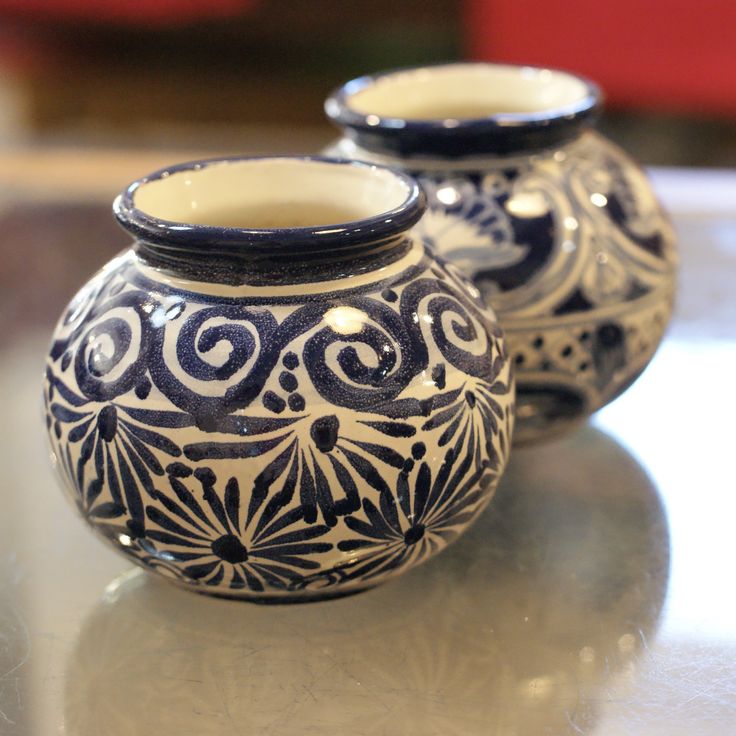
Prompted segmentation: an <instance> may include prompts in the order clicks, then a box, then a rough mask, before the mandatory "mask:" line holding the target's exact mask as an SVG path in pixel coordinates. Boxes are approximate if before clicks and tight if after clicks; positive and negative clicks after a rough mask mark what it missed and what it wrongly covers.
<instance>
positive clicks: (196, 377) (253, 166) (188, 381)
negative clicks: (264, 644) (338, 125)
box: [45, 157, 514, 601]
mask: <svg viewBox="0 0 736 736" xmlns="http://www.w3.org/2000/svg"><path fill="white" fill-rule="evenodd" d="M114 211H115V215H116V217H117V219H118V221H119V222H120V224H121V225H122V226H123V227H124V228H125V229H127V230H128V231H129V232H130V233H131V234H132V235H133V236H134V237H135V242H134V243H133V244H132V245H131V247H130V248H129V249H128V250H127V251H125V252H124V253H122V254H121V255H120V256H119V257H117V258H115V259H114V260H113V261H111V262H110V263H108V264H107V265H106V266H105V267H104V268H103V269H102V270H101V271H100V272H99V273H98V274H97V275H95V276H94V277H93V278H92V279H91V280H90V281H89V282H88V283H87V284H86V285H85V286H84V287H83V288H82V290H81V291H80V292H79V293H78V294H77V296H76V297H75V298H74V300H73V301H72V302H71V304H70V306H69V308H68V309H67V310H66V312H65V313H64V314H63V316H62V318H61V320H60V321H59V323H58V326H57V328H56V331H55V334H54V337H53V343H52V346H51V351H50V354H49V357H48V362H47V370H46V382H45V398H46V408H47V424H48V430H49V437H50V440H51V447H52V458H53V461H54V463H55V466H56V468H57V470H58V472H59V473H60V475H61V478H62V479H63V481H64V486H65V489H66V492H67V494H68V496H69V498H70V499H71V500H72V501H73V502H74V504H75V505H76V507H77V509H78V510H79V513H80V514H81V515H82V516H83V517H84V519H85V520H86V521H87V522H88V523H89V524H90V525H91V526H92V528H93V529H94V530H95V531H96V532H97V533H98V534H100V535H101V536H102V537H103V538H104V539H105V540H107V541H108V542H109V543H110V544H112V545H113V546H114V547H115V548H117V549H118V550H120V551H121V552H123V553H125V554H126V555H128V556H129V557H130V558H132V559H133V560H134V561H135V562H137V563H139V564H141V565H143V566H145V567H148V568H150V569H153V570H156V571H157V572H159V573H161V574H163V575H165V576H167V577H169V578H171V579H173V580H174V581H176V582H178V583H180V584H182V585H184V586H186V587H189V588H191V589H193V590H196V591H198V592H204V593H213V594H218V595H224V596H231V597H238V598H246V599H252V600H259V601H293V600H303V599H314V598H319V597H329V596H335V595H341V594H345V593H351V592H355V591H358V590H361V589H364V588H366V587H369V586H372V585H375V584H376V583H379V582H381V581H383V580H386V579H388V578H391V577H393V576H395V575H398V574H399V573H401V572H402V571H404V570H407V569H409V568H411V567H412V566H414V565H416V564H418V563H420V562H422V561H423V560H426V559H427V558H428V557H430V556H432V555H433V554H435V553H436V552H438V551H440V550H441V549H443V547H445V546H446V545H447V544H448V543H449V542H451V541H452V540H454V539H455V538H456V537H457V536H458V535H459V534H460V533H461V532H462V531H463V530H464V529H465V528H466V527H467V526H468V525H469V524H470V523H471V521H472V520H473V519H474V518H475V516H476V515H477V514H478V513H479V512H480V510H481V509H482V508H483V507H484V506H485V504H486V503H487V502H488V500H489V499H490V498H491V496H492V494H493V491H494V489H495V487H496V483H497V481H498V478H499V476H500V474H501V473H502V471H503V468H504V465H505V463H506V458H507V453H508V450H509V443H510V433H511V430H512V422H513V401H514V399H513V385H512V381H511V377H510V370H511V364H510V359H509V357H507V352H506V348H505V345H504V340H503V337H502V334H501V332H500V330H499V328H498V327H497V325H496V322H495V319H494V316H493V314H492V313H491V312H490V311H489V310H487V309H486V308H484V306H483V305H482V303H481V302H480V300H479V299H478V296H477V292H476V290H475V289H474V288H473V287H472V286H471V285H469V284H468V283H467V282H466V281H465V280H464V279H463V278H462V277H461V276H460V275H459V274H458V272H457V271H456V270H455V269H454V268H453V267H451V266H447V265H444V264H443V263H440V262H438V261H437V260H436V259H435V257H434V256H433V254H432V253H431V251H427V250H426V249H425V247H424V245H423V244H422V243H421V241H420V240H419V239H418V238H417V237H416V236H414V235H411V234H409V232H408V231H409V229H410V228H411V227H412V226H413V225H414V224H415V223H416V222H417V220H418V219H419V217H420V216H421V214H422V212H423V211H424V195H423V194H422V193H421V191H420V189H419V188H418V186H417V185H416V183H415V182H414V181H413V180H411V179H409V178H408V177H405V176H403V175H400V174H395V173H392V172H391V171H389V170H387V169H385V168H383V167H379V166H372V165H367V164H356V163H354V162H345V161H343V162H339V161H332V160H328V159H318V158H290V157H285V158H260V159H229V160H216V161H208V162H198V163H190V164H184V165H180V166H175V167H172V168H169V169H166V170H164V171H159V172H157V173H154V174H151V175H150V176H148V177H146V178H144V179H141V180H140V181H137V182H135V183H134V184H132V185H131V186H130V187H129V188H128V189H127V190H126V191H125V192H124V193H123V194H122V195H121V196H120V197H119V198H118V199H117V200H116V202H115V205H114Z"/></svg>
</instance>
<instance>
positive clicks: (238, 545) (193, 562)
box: [141, 462, 332, 592]
mask: <svg viewBox="0 0 736 736" xmlns="http://www.w3.org/2000/svg"><path fill="white" fill-rule="evenodd" d="M167 471H168V473H169V480H170V483H171V488H172V490H173V492H174V495H173V496H172V495H171V494H170V493H161V492H156V493H155V497H156V499H157V500H158V501H159V502H160V506H159V505H153V504H152V505H149V506H147V507H146V516H147V518H148V520H149V521H150V522H152V523H153V524H154V525H155V527H156V528H149V529H147V531H146V539H145V541H143V542H142V543H141V546H142V547H143V548H144V549H145V550H146V551H147V552H148V553H149V554H151V555H155V556H156V557H158V558H161V559H164V560H167V561H172V562H175V563H176V564H177V567H178V568H179V570H180V573H181V575H182V576H183V577H184V578H185V579H186V580H188V581H189V582H197V583H200V584H204V585H208V586H222V585H225V586H226V587H228V588H230V589H231V590H239V589H249V590H251V591H256V592H259V591H263V590H265V589H267V588H277V589H284V590H285V589H287V587H288V586H289V585H290V584H293V583H294V581H295V580H298V579H299V578H300V577H301V576H302V575H303V574H304V571H312V570H316V569H319V567H320V563H319V562H318V561H317V560H315V559H314V555H318V554H320V553H324V552H328V551H329V550H331V549H332V544H330V543H329V542H323V541H317V539H318V538H319V537H322V536H323V535H324V534H326V533H327V532H328V531H329V527H328V526H326V525H324V524H312V525H309V526H306V525H305V524H304V515H305V512H304V509H303V508H302V507H301V506H296V507H292V508H289V509H287V510H283V499H282V498H278V497H275V498H272V499H271V500H270V501H269V503H266V504H265V505H264V504H262V501H261V500H260V499H259V498H257V497H255V496H252V495H251V496H250V501H249V503H248V507H247V508H243V507H242V505H241V493H240V484H239V482H238V479H237V478H235V477H231V478H230V479H229V480H228V481H227V482H226V484H225V488H224V492H223V493H222V497H221V496H220V494H219V493H218V492H217V491H216V490H215V486H216V485H217V477H216V476H215V474H214V472H212V470H211V469H210V468H206V467H201V468H197V469H196V470H194V471H192V469H191V468H189V467H187V466H186V465H184V464H182V463H179V462H176V463H172V464H171V465H170V466H169V467H168V468H167ZM187 479H193V480H194V481H195V482H196V483H197V484H198V485H199V486H200V489H201V491H200V492H198V493H197V494H196V495H195V493H194V492H193V491H192V490H191V489H190V488H189V487H188V483H190V480H187ZM295 482H296V479H295V478H292V480H291V483H295ZM198 496H200V497H201V498H202V499H203V503H200V501H199V499H198ZM161 507H163V508H161ZM149 527H150V525H149Z"/></svg>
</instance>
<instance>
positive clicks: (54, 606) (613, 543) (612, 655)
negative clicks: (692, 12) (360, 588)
mask: <svg viewBox="0 0 736 736" xmlns="http://www.w3.org/2000/svg"><path fill="white" fill-rule="evenodd" d="M123 158H124V157H121V158H120V159H119V160H118V159H116V161H117V164H116V165H117V166H118V168H117V169H116V168H115V166H112V168H109V167H108V168H107V169H105V172H106V173H105V177H106V178H104V177H103V178H104V181H102V182H100V183H99V186H98V185H97V184H96V183H95V182H90V181H87V182H86V183H85V182H84V181H82V182H81V183H80V181H78V180H77V181H71V180H70V182H69V185H68V186H67V187H62V190H61V191H60V190H58V189H57V188H54V187H49V186H46V187H44V184H43V182H39V181H38V180H36V183H35V184H34V185H29V184H28V182H25V183H23V182H15V184H13V182H11V181H10V180H9V178H8V176H7V171H6V176H5V178H3V172H2V171H0V220H1V221H2V222H1V225H2V226H1V227H0V258H1V259H2V260H1V261H0V263H2V267H1V268H2V270H1V273H2V276H1V277H0V309H1V310H2V317H3V340H2V343H1V344H0V396H1V397H2V404H1V406H2V421H0V433H1V435H0V503H1V504H2V505H1V506H0V734H3V735H5V734H7V735H8V736H11V735H13V736H14V735H15V734H28V735H29V736H47V735H52V734H69V735H70V736H128V735H133V734H143V733H147V734H156V735H157V736H158V735H161V736H163V735H166V734H172V735H176V736H186V735H188V734H196V735H197V736H204V735H207V734H279V735H281V734H320V736H328V735H330V734H341V735H344V734H355V736H359V735H362V734H376V735H380V734H385V735H388V736H394V735H397V736H399V735H401V736H403V735H409V734H423V735H429V734H437V735H438V736H440V735H441V736H449V735H451V734H463V735H464V736H465V735H471V734H494V735H495V734H498V735H501V734H503V735H504V736H511V735H518V736H541V735H544V734H551V735H554V736H557V735H558V734H593V735H597V736H625V735H629V734H630V735H632V736H644V735H645V734H646V736H659V735H660V734H661V735H662V736H679V735H680V734H683V735H685V734H687V736H693V735H702V736H711V735H713V736H716V735H717V736H724V735H727V734H736V592H735V584H736V577H735V575H734V563H735V562H736V553H735V551H734V549H735V546H734V536H735V535H736V527H735V522H734V519H736V480H735V479H734V478H735V472H734V459H735V457H736V451H735V450H734V440H736V430H735V429H734V426H735V421H734V416H736V389H735V388H734V383H735V378H734V377H735V376H736V288H734V287H735V285H736V174H731V173H728V172H702V171H690V172H688V171H675V170H659V171H655V172H654V177H655V184H656V186H657V188H658V190H659V192H660V194H661V196H662V197H663V199H664V200H665V203H666V204H668V205H669V208H670V210H671V212H672V213H673V216H674V218H675V222H676V225H677V228H678V230H679V234H680V242H681V249H682V276H681V289H680V298H679V303H678V311H677V316H676V319H675V322H674V324H673V326H672V329H671V330H670V332H669V336H668V338H667V340H666V342H665V343H664V345H663V346H662V348H661V349H660V351H659V353H658V354H657V356H656V358H655V360H654V362H653V363H652V365H651V366H650V367H649V369H648V370H647V371H646V372H645V374H644V375H643V376H642V378H641V379H640V380H639V381H638V382H637V383H636V384H635V385H634V386H633V387H632V388H631V390H629V391H628V392H627V393H626V394H625V395H624V396H623V397H621V398H620V399H618V400H617V401H616V402H614V403H613V404H612V405H611V406H609V407H608V408H606V409H604V410H603V411H601V412H600V413H599V414H598V415H597V416H596V417H595V418H594V419H593V421H592V422H591V423H590V424H589V425H587V426H583V427H581V428H580V429H579V430H578V431H577V432H575V433H574V434H571V435H569V436H567V437H565V438H563V439H560V440H558V441H555V442H553V443H550V444H546V445H543V446H537V447H530V448H521V449H520V448H517V449H516V450H515V451H514V454H513V458H512V461H511V464H510V467H509V469H508V472H507V475H506V477H505V478H504V480H503V482H502V485H501V487H500V489H499V491H498V494H497V497H496V499H495V500H494V502H493V503H492V504H491V506H490V507H489V508H488V509H487V511H486V512H485V513H484V514H483V516H482V517H481V518H480V520H479V521H478V522H477V524H476V525H475V526H474V527H473V529H472V530H471V531H470V532H469V533H468V534H467V535H465V536H464V537H463V538H462V539H461V540H460V541H458V542H457V543H456V544H455V545H454V546H453V547H452V548H450V549H449V550H448V551H447V552H446V553H444V554H442V555H440V556H439V557H438V558H436V559H435V560H433V561H432V562H430V563H428V564H427V565H425V566H424V567H422V568H420V569H417V570H415V571H413V572H411V573H409V574H407V575H406V576H404V577H402V578H400V579H399V580H397V581H395V582H393V583H390V584H387V585H385V586H383V587H381V588H378V589H375V590H373V591H370V592H367V593H364V594H361V595H358V596H354V597H350V598H345V599H342V600H337V601H332V602H327V603H314V604H308V605H295V606H266V607H262V606H257V605H252V604H245V603H235V602H228V601H223V600H210V599H205V598H202V597H198V596H194V595H192V594H190V593H187V592H184V591H181V590H178V589H175V588H174V587H171V586H169V585H168V584H167V583H165V582H162V581H159V580H156V579H154V578H153V577H150V576H148V575H147V574H146V573H144V572H142V571H138V570H133V569H131V566H130V564H129V563H127V562H126V561H125V560H123V559H122V558H120V557H118V556H117V555H116V554H114V553H113V552H112V551H111V550H108V549H107V548H105V547H104V546H102V545H101V544H100V543H99V542H98V541H97V540H96V539H94V538H93V537H92V535H91V534H90V532H89V531H88V530H87V529H86V528H85V527H84V525H83V524H82V523H81V521H80V520H79V519H78V518H77V517H76V516H75V513H74V512H73V511H72V509H71V508H70V507H68V506H67V503H66V501H65V500H64V499H63V497H62V495H61V493H60V492H59V490H58V489H57V488H56V485H55V481H54V479H53V477H52V473H51V468H50V466H49V462H48V458H47V452H46V447H45V444H44V442H45V440H44V437H43V431H42V423H41V419H40V388H39V386H40V374H41V368H42V364H43V357H44V351H45V349H46V346H47V340H48V336H49V332H50V329H51V326H52V323H53V321H54V319H55V317H56V315H57V314H58V313H59V312H60V310H61V308H62V306H63V304H64V302H65V301H66V299H67V298H68V297H69V296H70V295H71V293H72V292H73V290H74V289H75V287H76V286H78V285H79V284H80V283H81V282H82V280H83V279H84V278H85V277H86V276H87V275H89V274H90V273H91V272H92V270H93V269H94V268H95V267H96V266H98V265H99V264H101V263H102V262H104V261H105V260H106V259H107V258H108V257H109V256H110V255H111V254H112V253H114V252H115V251H116V250H117V249H118V248H120V247H121V246H122V245H123V244H124V243H125V242H126V236H125V235H124V234H122V233H119V232H117V231H116V229H115V226H114V224H113V223H112V219H111V218H110V216H109V214H108V212H109V210H108V206H107V205H106V204H105V203H104V202H105V200H107V199H108V194H112V193H113V192H114V191H115V190H116V189H117V188H119V187H120V185H121V184H123V183H125V181H126V180H127V179H128V178H130V177H128V176H127V171H125V172H124V171H123V169H125V165H124V161H123ZM156 163H157V162H152V167H153V166H155V165H156ZM38 170H39V167H38V166H37V167H36V171H38ZM40 170H42V168H41V169H40ZM90 170H93V171H98V170H99V167H97V168H95V167H92V168H91V169H90ZM133 173H134V174H137V173H140V171H135V172H133ZM57 178H58V177H57ZM52 179H53V177H52ZM72 179H73V178H72ZM34 186H35V188H34ZM108 189H109V191H108ZM108 201H109V200H108Z"/></svg>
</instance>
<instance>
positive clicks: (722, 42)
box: [465, 0, 736, 116]
mask: <svg viewBox="0 0 736 736" xmlns="http://www.w3.org/2000/svg"><path fill="white" fill-rule="evenodd" d="M465 13H466V29H467V44H468V47H469V52H470V56H471V58H474V59H477V60H494V61H499V60H503V61H510V62H520V63H529V64H540V65H546V66H557V67H562V68H565V69H569V70H571V71H576V72H579V73H581V74H584V75H586V76H589V77H590V78H592V79H594V80H595V81H597V82H598V83H599V84H601V86H602V87H603V89H604V91H605V92H606V96H607V101H608V104H609V106H611V107H614V106H618V107H629V108H643V109H656V110H665V111H672V112H688V113H692V114H695V115H699V114H700V115H702V114H705V115H708V114H726V115H734V116H736V0H698V1H697V2H695V1H694V0H616V2H610V1H609V0H598V1H597V2H596V0H466V2H465Z"/></svg>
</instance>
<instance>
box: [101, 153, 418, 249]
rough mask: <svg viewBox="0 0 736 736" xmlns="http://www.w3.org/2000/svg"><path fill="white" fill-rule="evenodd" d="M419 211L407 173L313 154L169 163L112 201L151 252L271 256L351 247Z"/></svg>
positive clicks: (381, 238)
mask: <svg viewBox="0 0 736 736" xmlns="http://www.w3.org/2000/svg"><path fill="white" fill-rule="evenodd" d="M424 209H425V199H424V195H423V193H422V192H421V190H420V189H419V186H418V185H417V183H416V182H415V181H414V180H413V179H411V178H410V177H408V176H405V175H404V174H401V173H398V172H394V171H392V170H391V169H388V168H386V167H384V166H378V165H373V164H366V163H360V162H356V161H349V160H342V159H334V158H326V157H319V156H259V157H234V158H218V159H208V160H203V161H190V162H187V163H182V164H176V165H174V166H169V167H167V168H165V169H160V170H159V171H156V172H154V173H152V174H149V175H148V176H146V177H144V178H142V179H139V180H138V181H135V182H133V183H132V184H130V186H128V187H127V188H126V189H125V190H124V191H123V192H122V193H121V194H120V195H119V196H118V197H117V198H116V200H115V202H114V203H113V213H114V215H115V217H116V219H117V220H118V222H119V223H120V225H122V227H123V228H125V229H126V230H128V231H129V232H130V233H132V234H133V235H134V236H135V237H136V238H137V239H138V240H139V241H141V242H142V243H143V244H144V245H145V246H146V247H147V248H149V249H150V250H152V251H154V252H165V253H169V254H172V255H173V254H176V255H177V256H180V257H186V256H187V255H191V256H193V257H197V258H199V259H201V258H203V257H207V256H211V255H217V254H219V255H226V256H229V257H235V258H243V259H245V260H251V259H254V260H259V261H263V260H268V259H273V260H274V261H275V262H278V261H279V260H286V261H291V262H294V261H295V259H299V258H302V257H307V256H308V257H310V258H315V257H316V256H319V255H320V254H324V255H325V256H326V257H328V258H334V257H336V256H337V255H339V253H340V252H342V251H348V252H351V253H359V252H360V250H361V249H365V248H370V247H373V246H374V245H375V244H376V243H381V242H387V241H390V240H392V239H396V238H399V236H400V235H401V233H403V232H405V231H406V230H408V229H409V228H411V227H412V226H413V225H414V224H415V223H416V222H417V221H418V220H419V218H420V217H421V216H422V214H423V212H424Z"/></svg>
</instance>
